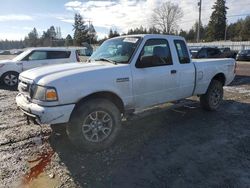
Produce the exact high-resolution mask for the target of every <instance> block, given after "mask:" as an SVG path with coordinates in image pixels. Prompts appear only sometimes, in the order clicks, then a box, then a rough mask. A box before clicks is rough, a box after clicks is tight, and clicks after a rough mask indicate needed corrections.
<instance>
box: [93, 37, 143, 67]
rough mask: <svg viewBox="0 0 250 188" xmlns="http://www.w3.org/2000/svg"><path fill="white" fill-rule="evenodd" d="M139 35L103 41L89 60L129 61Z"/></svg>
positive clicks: (137, 42)
mask: <svg viewBox="0 0 250 188" xmlns="http://www.w3.org/2000/svg"><path fill="white" fill-rule="evenodd" d="M140 39H141V38H140V37H123V38H115V39H110V40H107V41H105V42H104V43H103V44H102V45H101V46H100V47H99V48H98V49H97V50H96V51H95V52H94V53H93V55H92V56H91V57H90V61H91V60H94V61H98V60H103V59H106V60H109V61H112V62H115V63H129V60H130V58H131V57H132V55H133V53H134V51H135V49H136V47H137V46H138V44H139V41H140Z"/></svg>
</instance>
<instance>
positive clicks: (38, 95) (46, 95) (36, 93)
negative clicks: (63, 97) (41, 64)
mask: <svg viewBox="0 0 250 188" xmlns="http://www.w3.org/2000/svg"><path fill="white" fill-rule="evenodd" d="M31 90H33V96H31V97H32V98H33V99H36V100H40V101H57V100H58V97H57V92H56V89H55V88H53V87H44V86H39V85H35V86H33V88H32V89H31ZM31 93H32V91H31Z"/></svg>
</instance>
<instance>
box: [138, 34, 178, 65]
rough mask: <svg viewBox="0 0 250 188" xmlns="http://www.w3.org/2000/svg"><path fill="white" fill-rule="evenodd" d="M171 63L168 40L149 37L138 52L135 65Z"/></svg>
mask: <svg viewBox="0 0 250 188" xmlns="http://www.w3.org/2000/svg"><path fill="white" fill-rule="evenodd" d="M172 64H173V63H172V57H171V52H170V49H169V45H168V41H167V40H165V39H149V40H148V41H147V42H146V43H145V45H144V47H143V49H142V51H141V53H140V56H139V59H138V61H137V63H136V67H137V68H143V67H155V66H163V65H172Z"/></svg>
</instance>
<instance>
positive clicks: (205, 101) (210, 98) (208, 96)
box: [200, 80, 223, 111]
mask: <svg viewBox="0 0 250 188" xmlns="http://www.w3.org/2000/svg"><path fill="white" fill-rule="evenodd" d="M222 100H223V84H222V83H221V82H220V81H218V80H212V81H211V83H210V85H209V87H208V90H207V92H206V93H205V94H204V95H201V96H200V104H201V107H202V108H203V109H205V110H208V111H215V110H217V109H218V108H219V106H220V104H221V102H222Z"/></svg>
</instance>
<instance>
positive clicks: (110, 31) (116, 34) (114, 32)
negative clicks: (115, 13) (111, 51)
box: [108, 29, 120, 38]
mask: <svg viewBox="0 0 250 188" xmlns="http://www.w3.org/2000/svg"><path fill="white" fill-rule="evenodd" d="M118 36H120V34H119V33H118V32H117V31H116V30H114V31H113V30H112V29H110V30H109V34H108V38H114V37H118Z"/></svg>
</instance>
